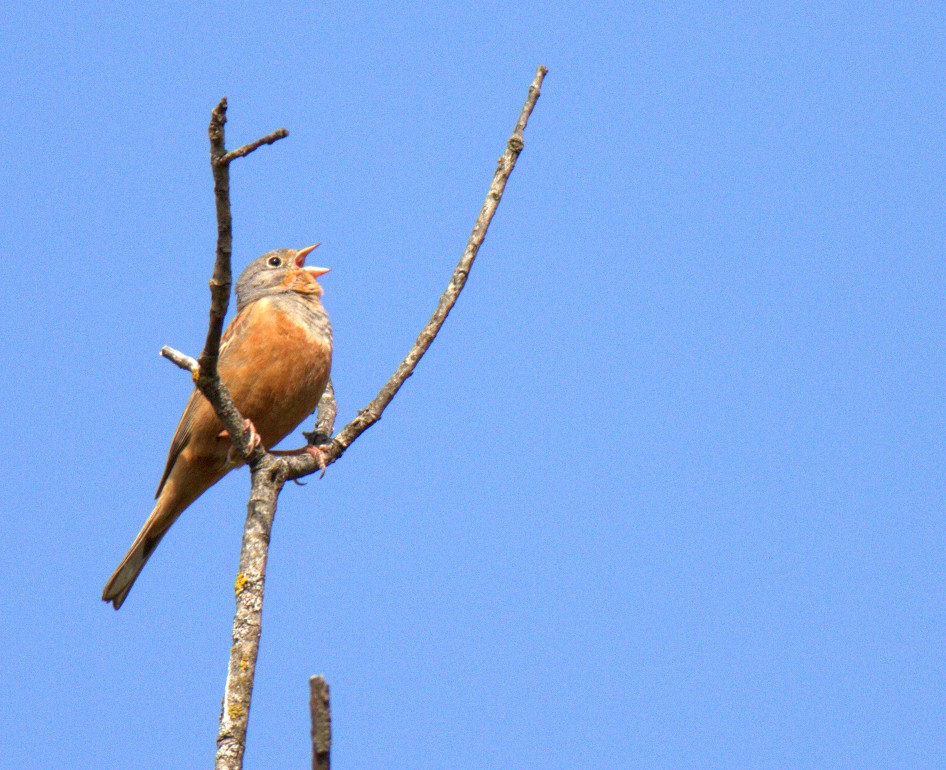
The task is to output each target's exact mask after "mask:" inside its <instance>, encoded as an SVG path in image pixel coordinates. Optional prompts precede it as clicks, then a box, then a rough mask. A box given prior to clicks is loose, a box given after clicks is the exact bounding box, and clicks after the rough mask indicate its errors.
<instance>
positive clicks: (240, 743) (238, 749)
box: [215, 453, 286, 770]
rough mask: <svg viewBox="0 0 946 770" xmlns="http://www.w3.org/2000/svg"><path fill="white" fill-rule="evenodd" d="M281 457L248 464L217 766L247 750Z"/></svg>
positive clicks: (227, 768)
mask: <svg viewBox="0 0 946 770" xmlns="http://www.w3.org/2000/svg"><path fill="white" fill-rule="evenodd" d="M280 463H281V461H280V460H279V459H278V458H275V457H273V456H272V455H269V454H265V453H264V455H263V457H262V459H261V460H260V461H259V463H257V464H256V465H255V466H254V467H253V468H252V480H253V486H252V490H251V491H250V500H249V502H248V503H247V506H246V525H245V526H244V529H243V544H242V546H241V548H240V571H239V572H238V573H237V576H236V581H235V582H234V585H233V590H234V593H235V594H236V613H235V614H234V617H233V645H232V646H231V647H230V665H229V667H228V669H227V683H226V686H225V688H224V695H223V705H222V706H221V709H220V729H219V731H218V732H217V756H216V765H215V767H216V770H241V768H242V767H243V752H244V750H245V749H246V728H247V725H248V724H249V719H250V701H251V700H252V697H253V680H254V677H255V675H256V659H257V656H258V654H259V639H260V630H261V625H260V623H261V622H262V615H263V591H264V588H265V583H266V559H267V556H268V553H269V538H270V534H271V532H272V529H273V517H274V516H275V515H276V502H277V500H278V499H279V493H280V491H282V487H283V484H284V483H285V480H286V479H285V475H284V474H283V473H281V465H280Z"/></svg>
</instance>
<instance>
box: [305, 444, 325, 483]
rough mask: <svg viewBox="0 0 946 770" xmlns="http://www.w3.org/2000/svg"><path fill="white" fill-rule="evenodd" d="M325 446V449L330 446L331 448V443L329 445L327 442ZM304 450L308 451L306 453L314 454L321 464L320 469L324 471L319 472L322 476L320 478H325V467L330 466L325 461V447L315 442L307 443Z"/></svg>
mask: <svg viewBox="0 0 946 770" xmlns="http://www.w3.org/2000/svg"><path fill="white" fill-rule="evenodd" d="M324 447H325V449H328V448H329V445H328V444H325V445H324ZM303 451H304V452H306V454H310V455H312V456H313V457H314V458H315V461H316V462H317V463H318V464H319V469H320V470H321V471H322V472H321V473H320V474H319V478H320V479H321V478H324V477H325V469H326V468H327V467H328V466H327V465H326V463H325V452H324V451H323V447H320V446H316V445H315V444H306V446H305V447H304V449H303Z"/></svg>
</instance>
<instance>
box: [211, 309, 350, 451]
mask: <svg viewBox="0 0 946 770" xmlns="http://www.w3.org/2000/svg"><path fill="white" fill-rule="evenodd" d="M247 311H248V313H249V314H250V315H249V317H248V318H246V320H245V323H244V324H243V325H242V328H241V329H240V331H239V333H237V334H236V335H235V336H234V338H233V339H232V340H230V342H229V343H228V344H227V346H226V348H225V349H224V350H223V351H222V353H221V355H220V364H219V370H220V377H221V379H222V380H223V382H224V384H225V385H226V386H227V388H228V389H229V390H230V394H231V395H232V396H233V400H234V402H235V403H236V406H237V408H238V409H239V410H240V413H241V414H242V415H243V416H244V417H248V418H249V419H250V420H252V421H253V424H254V425H255V426H256V430H257V431H258V432H259V434H260V437H261V438H262V439H263V445H264V446H265V447H266V448H271V447H272V446H273V445H275V444H278V443H279V442H280V441H281V440H282V439H283V438H285V436H286V435H287V434H289V432H290V431H292V430H293V429H294V428H295V427H296V426H297V425H298V424H299V423H300V422H302V420H304V419H305V418H306V417H308V416H309V415H310V414H312V412H314V411H315V408H316V406H318V403H319V398H320V397H321V395H322V392H323V391H324V390H325V385H326V382H327V381H328V377H329V372H330V370H331V366H332V348H331V341H330V340H329V339H327V338H323V337H321V336H320V335H318V334H315V333H313V332H312V331H310V330H309V329H308V328H307V327H306V326H305V325H302V324H300V323H299V322H298V321H296V320H295V319H294V318H293V317H291V316H290V315H289V314H287V313H285V312H283V311H282V310H281V309H278V308H276V307H275V306H274V305H273V303H271V302H270V301H268V300H260V301H259V302H256V303H254V306H253V307H251V308H248V309H247Z"/></svg>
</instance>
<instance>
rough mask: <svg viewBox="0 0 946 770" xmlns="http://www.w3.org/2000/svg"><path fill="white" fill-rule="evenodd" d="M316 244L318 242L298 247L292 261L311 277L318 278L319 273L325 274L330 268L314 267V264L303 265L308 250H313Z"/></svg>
mask: <svg viewBox="0 0 946 770" xmlns="http://www.w3.org/2000/svg"><path fill="white" fill-rule="evenodd" d="M318 245H319V244H317V243H316V244H314V245H312V246H306V247H305V248H304V249H299V251H297V252H296V256H295V258H294V259H293V262H295V264H296V267H298V268H299V269H300V270H305V271H306V272H307V273H308V274H309V275H311V276H312V277H313V278H318V277H319V276H320V275H325V274H326V273H327V272H328V271H329V269H330V268H327V267H314V266H313V267H306V266H305V258H306V257H307V256H308V255H309V253H310V252H312V251H315V249H316V248H317V247H318Z"/></svg>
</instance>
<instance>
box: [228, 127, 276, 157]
mask: <svg viewBox="0 0 946 770" xmlns="http://www.w3.org/2000/svg"><path fill="white" fill-rule="evenodd" d="M287 136H289V132H288V131H287V130H286V129H284V128H277V129H276V130H275V131H273V133H271V134H267V135H266V136H264V137H263V138H262V139H257V140H256V141H255V142H250V143H249V144H244V145H243V146H242V147H237V148H236V149H235V150H231V151H230V152H228V153H227V154H226V155H224V156H223V157H222V158H220V161H219V162H220V163H227V164H229V163H231V162H232V161H234V160H236V159H237V158H243V157H246V156H247V155H249V154H250V153H251V152H253V151H254V150H258V149H259V148H260V147H262V146H263V145H264V144H272V143H273V142H278V141H279V140H280V139H285V138H286V137H287Z"/></svg>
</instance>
